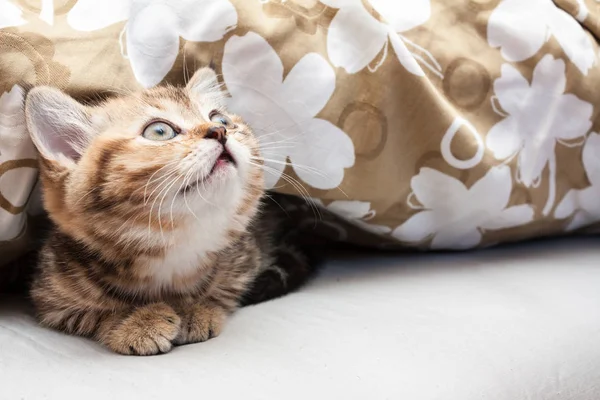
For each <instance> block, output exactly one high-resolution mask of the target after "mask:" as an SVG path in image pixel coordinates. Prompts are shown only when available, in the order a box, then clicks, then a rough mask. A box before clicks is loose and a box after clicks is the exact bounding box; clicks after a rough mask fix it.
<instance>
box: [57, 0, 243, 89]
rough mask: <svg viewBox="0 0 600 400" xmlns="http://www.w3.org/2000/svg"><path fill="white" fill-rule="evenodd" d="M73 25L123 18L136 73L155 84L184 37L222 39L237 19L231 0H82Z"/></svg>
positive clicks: (93, 26) (86, 27)
mask: <svg viewBox="0 0 600 400" xmlns="http://www.w3.org/2000/svg"><path fill="white" fill-rule="evenodd" d="M67 20H68V22H69V25H71V27H72V28H74V29H77V30H80V31H94V30H97V29H102V28H104V27H107V26H109V25H112V24H115V23H117V22H121V21H125V20H128V21H127V24H126V25H125V30H124V32H125V38H126V43H127V57H129V60H130V63H131V68H132V70H133V73H134V75H135V78H136V79H137V81H138V82H140V83H141V84H142V85H143V86H144V87H152V86H154V85H156V84H158V83H160V81H162V80H163V78H164V77H165V76H166V75H167V73H168V72H169V71H170V70H171V68H172V67H173V64H174V62H175V59H176V58H177V54H178V52H179V37H182V38H184V39H185V40H188V41H193V42H214V41H217V40H221V39H222V38H223V37H224V36H225V34H226V33H227V32H229V31H230V30H231V29H232V28H233V27H235V26H236V25H237V12H236V10H235V7H234V6H233V5H232V4H231V2H230V1H229V0H179V1H167V0H102V1H96V0H79V1H78V2H77V4H75V6H74V7H73V8H72V9H71V11H69V14H68V16H67Z"/></svg>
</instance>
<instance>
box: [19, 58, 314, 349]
mask: <svg viewBox="0 0 600 400" xmlns="http://www.w3.org/2000/svg"><path fill="white" fill-rule="evenodd" d="M224 100H225V97H224V93H223V92H222V91H221V90H220V86H219V83H218V81H217V77H216V75H215V73H214V72H213V71H212V70H210V69H201V70H199V71H198V72H196V74H195V75H194V76H193V77H192V79H191V80H190V82H189V83H188V84H187V86H186V87H185V88H176V87H171V86H166V87H157V88H154V89H151V90H148V91H144V92H141V93H136V94H130V95H123V96H121V97H118V98H114V99H110V100H107V101H106V102H104V103H102V104H100V105H97V106H94V107H90V106H84V105H82V104H80V103H78V102H77V101H75V100H74V99H72V98H71V97H69V96H67V95H66V94H64V93H62V92H60V91H58V90H56V89H52V88H48V87H38V88H34V89H32V90H31V91H30V92H29V93H28V95H27V98H26V102H25V112H26V119H27V126H28V129H29V132H30V135H31V137H32V139H33V142H34V143H35V145H36V147H37V149H38V150H39V153H40V176H41V180H42V185H43V194H44V206H45V208H46V210H47V212H48V214H49V216H50V219H51V220H52V222H53V224H54V227H53V230H52V233H51V234H50V235H49V238H48V239H47V241H46V242H45V244H44V246H43V248H42V250H41V252H40V256H39V262H38V265H37V271H36V273H35V274H34V277H33V280H32V284H31V291H30V294H31V298H32V300H33V303H34V305H35V308H36V311H37V315H38V317H39V321H40V323H41V324H42V325H44V326H47V327H51V328H54V329H58V330H61V331H64V332H67V333H70V334H75V335H81V336H86V337H90V338H94V339H95V340H97V341H99V342H101V343H102V344H104V345H106V346H108V347H109V348H110V349H112V350H114V351H115V352H118V353H122V354H137V355H151V354H157V353H164V352H168V351H169V350H171V348H172V346H173V345H180V344H186V343H194V342H202V341H205V340H208V339H210V338H212V337H215V336H217V335H218V334H219V333H220V332H221V329H222V328H223V324H224V322H225V319H226V317H227V316H228V314H230V313H231V312H233V311H234V310H235V309H236V308H237V307H238V306H239V305H242V304H252V303H255V302H258V301H263V300H267V299H269V298H273V297H276V296H279V295H282V294H284V293H285V292H286V291H288V290H292V289H295V288H296V287H297V286H299V285H300V284H301V283H302V282H303V281H304V280H305V279H306V278H307V277H308V275H309V274H310V272H311V271H312V270H313V267H312V264H311V263H310V262H309V261H308V258H307V257H306V256H305V254H304V253H302V252H300V251H299V249H298V248H297V246H295V245H294V241H293V239H290V238H289V237H286V236H285V232H284V230H285V228H284V226H283V225H282V221H283V215H282V214H283V212H282V211H281V210H280V209H279V208H277V206H274V205H273V204H272V203H269V202H267V201H266V200H263V195H264V191H263V170H262V168H261V166H262V165H261V161H260V160H261V158H260V154H259V148H258V141H257V139H256V137H255V136H254V135H253V134H252V132H251V130H250V129H249V128H248V126H246V125H245V124H244V122H243V121H242V120H241V119H240V118H239V117H237V116H234V115H230V114H228V113H227V111H226V110H225V108H224Z"/></svg>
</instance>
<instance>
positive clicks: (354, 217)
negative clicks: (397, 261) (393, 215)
mask: <svg viewBox="0 0 600 400" xmlns="http://www.w3.org/2000/svg"><path fill="white" fill-rule="evenodd" d="M312 201H313V202H314V203H315V204H318V205H319V206H321V207H323V208H325V209H326V210H327V211H329V212H331V213H332V214H335V215H337V216H338V217H341V218H343V219H344V220H346V221H348V222H350V223H351V224H353V225H356V226H357V227H359V228H361V229H363V230H365V231H368V232H371V233H375V234H379V235H383V234H387V233H390V232H391V231H392V229H391V228H389V227H387V226H384V225H376V224H371V223H369V222H368V221H369V220H371V219H372V218H374V217H375V215H376V212H375V210H372V209H371V203H369V202H365V201H351V200H336V201H332V202H331V203H329V205H327V206H325V205H324V204H323V202H322V201H321V200H320V199H312Z"/></svg>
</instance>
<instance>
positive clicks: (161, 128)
mask: <svg viewBox="0 0 600 400" xmlns="http://www.w3.org/2000/svg"><path fill="white" fill-rule="evenodd" d="M142 136H143V137H145V138H146V139H148V140H156V141H164V140H171V139H173V138H174V137H175V136H177V132H176V131H175V128H173V127H172V126H171V125H169V124H167V123H166V122H154V123H152V124H150V125H148V126H147V127H146V129H144V132H142Z"/></svg>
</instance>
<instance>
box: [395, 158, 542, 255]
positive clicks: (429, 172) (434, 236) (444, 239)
mask: <svg viewBox="0 0 600 400" xmlns="http://www.w3.org/2000/svg"><path fill="white" fill-rule="evenodd" d="M411 188H412V190H413V194H414V195H415V196H416V197H417V199H418V200H419V201H420V202H421V203H422V204H423V205H424V207H425V209H424V210H423V211H420V212H418V213H416V214H415V215H413V216H412V217H410V218H409V219H408V220H407V221H406V222H404V224H402V225H400V226H399V227H397V228H396V229H395V230H394V231H393V232H392V235H393V236H394V237H395V238H396V239H398V240H401V241H403V242H409V243H412V244H417V243H419V242H423V241H425V240H427V239H429V238H431V248H432V249H457V250H463V249H469V248H472V247H475V246H477V245H479V244H480V242H481V239H482V232H484V231H485V230H499V229H506V228H512V227H516V226H520V225H524V224H527V223H529V222H531V221H532V220H533V215H534V212H533V208H532V207H531V206H530V205H526V204H525V205H519V206H512V207H508V202H509V200H510V194H511V191H512V179H511V174H510V168H509V167H507V166H499V167H493V168H491V169H490V170H489V171H488V173H487V174H486V175H485V176H484V177H483V178H481V179H480V180H479V181H477V182H476V183H475V184H474V185H473V186H472V187H471V188H469V189H468V188H467V187H466V186H465V185H464V184H463V183H462V182H460V181H459V180H457V179H456V178H453V177H451V176H448V175H445V174H443V173H441V172H439V171H436V170H434V169H431V168H422V169H421V171H420V172H419V174H418V175H417V176H415V177H414V178H413V179H412V181H411Z"/></svg>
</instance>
